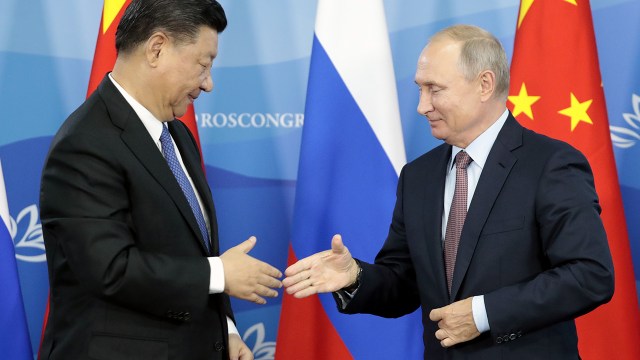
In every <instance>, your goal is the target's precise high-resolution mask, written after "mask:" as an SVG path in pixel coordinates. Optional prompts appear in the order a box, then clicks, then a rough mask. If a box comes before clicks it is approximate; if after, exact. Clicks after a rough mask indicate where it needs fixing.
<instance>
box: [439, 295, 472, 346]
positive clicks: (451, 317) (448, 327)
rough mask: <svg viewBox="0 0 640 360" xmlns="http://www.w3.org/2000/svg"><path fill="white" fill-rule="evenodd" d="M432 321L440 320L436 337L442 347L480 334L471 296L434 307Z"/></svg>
mask: <svg viewBox="0 0 640 360" xmlns="http://www.w3.org/2000/svg"><path fill="white" fill-rule="evenodd" d="M429 318H430V319H431V321H437V322H438V328H439V329H438V331H436V338H437V339H438V340H440V345H442V347H451V346H453V345H456V344H459V343H462V342H465V341H469V340H473V339H475V338H476V337H478V336H479V335H480V332H479V331H478V328H477V327H476V323H475V321H474V320H473V311H472V310H471V298H466V299H464V300H460V301H456V302H454V303H453V304H450V305H447V306H444V307H441V308H439V309H433V310H431V312H430V313H429Z"/></svg>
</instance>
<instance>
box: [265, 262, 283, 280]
mask: <svg viewBox="0 0 640 360" xmlns="http://www.w3.org/2000/svg"><path fill="white" fill-rule="evenodd" d="M261 263H262V266H261V268H260V271H262V273H263V274H266V275H267V276H269V277H272V278H281V277H282V273H281V272H280V270H278V269H276V268H274V267H273V266H271V265H269V264H267V263H266V262H262V261H261Z"/></svg>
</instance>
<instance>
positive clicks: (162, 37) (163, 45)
mask: <svg viewBox="0 0 640 360" xmlns="http://www.w3.org/2000/svg"><path fill="white" fill-rule="evenodd" d="M168 46H169V38H168V37H167V35H166V34H165V33H163V32H161V31H156V32H155V33H153V34H152V35H151V36H150V37H149V39H147V42H146V43H145V47H144V55H145V58H146V59H147V63H148V64H149V66H151V67H157V66H158V63H159V61H160V59H161V56H162V55H163V53H164V52H166V51H167V47H168Z"/></svg>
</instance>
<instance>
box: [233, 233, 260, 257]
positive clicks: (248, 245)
mask: <svg viewBox="0 0 640 360" xmlns="http://www.w3.org/2000/svg"><path fill="white" fill-rule="evenodd" d="M256 241H257V239H256V237H255V236H251V237H250V238H248V239H247V240H245V241H243V242H242V243H240V245H238V246H236V247H237V248H238V249H240V250H241V251H242V252H243V253H245V254H246V253H248V252H249V251H251V249H253V247H254V246H256Z"/></svg>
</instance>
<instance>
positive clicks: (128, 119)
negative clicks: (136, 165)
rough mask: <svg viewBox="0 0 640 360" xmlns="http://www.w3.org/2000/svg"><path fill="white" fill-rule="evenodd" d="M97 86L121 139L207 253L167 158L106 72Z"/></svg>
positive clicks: (193, 217)
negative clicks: (178, 212) (118, 129)
mask: <svg viewBox="0 0 640 360" xmlns="http://www.w3.org/2000/svg"><path fill="white" fill-rule="evenodd" d="M98 90H99V92H100V96H101V97H102V98H103V99H104V100H105V104H106V106H107V110H108V111H109V115H110V117H111V121H112V122H113V124H114V125H115V126H117V127H119V128H120V129H122V134H121V135H120V136H121V138H122V141H123V142H124V143H125V144H126V145H127V147H128V148H129V149H130V150H131V152H132V153H133V154H134V156H135V157H136V158H137V159H138V160H139V161H140V163H141V164H142V166H144V167H145V168H146V169H147V171H149V173H150V174H151V176H153V178H154V179H156V181H157V182H158V183H159V184H160V186H162V188H164V189H165V191H166V192H167V194H168V195H169V197H170V198H171V199H172V200H173V202H174V204H175V205H176V207H177V208H178V210H179V211H180V213H181V214H182V216H183V218H184V220H185V221H186V222H187V223H188V224H189V227H190V228H191V231H192V233H193V235H194V236H195V237H196V238H197V239H198V243H199V244H200V247H201V248H202V249H203V251H205V253H206V249H205V248H204V244H203V243H202V235H201V234H200V230H199V228H198V223H197V222H196V219H195V216H194V215H193V211H192V210H191V207H190V206H189V203H188V202H187V199H186V197H185V196H184V193H183V192H182V189H180V185H178V182H177V181H176V178H175V177H174V176H173V173H172V172H171V169H169V166H168V165H167V162H166V160H165V159H164V157H163V156H162V153H161V152H160V150H159V149H158V147H157V145H156V144H155V143H154V141H153V139H152V138H151V136H150V135H149V132H148V131H147V129H146V128H145V127H144V125H143V124H142V121H141V120H140V118H138V115H136V113H135V111H133V109H132V108H131V106H130V105H129V103H127V101H126V100H125V99H124V97H123V96H122V94H120V92H119V91H118V89H116V87H115V86H114V85H113V83H112V82H111V80H110V79H109V78H108V75H107V76H105V78H104V79H103V80H102V82H101V83H100V85H99V87H98Z"/></svg>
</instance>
